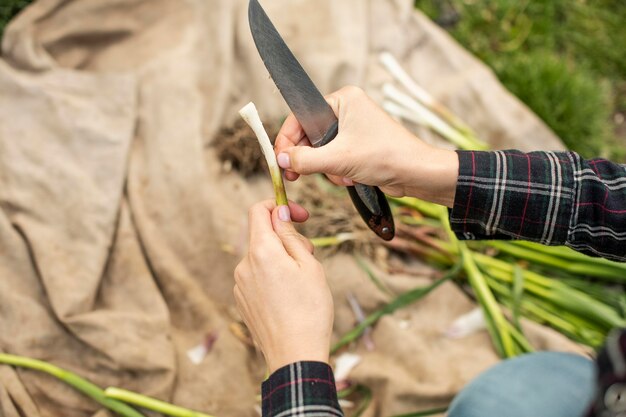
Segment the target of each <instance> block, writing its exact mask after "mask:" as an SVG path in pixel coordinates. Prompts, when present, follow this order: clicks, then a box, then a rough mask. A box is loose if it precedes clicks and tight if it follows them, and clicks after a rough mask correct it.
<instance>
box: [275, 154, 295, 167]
mask: <svg viewBox="0 0 626 417" xmlns="http://www.w3.org/2000/svg"><path fill="white" fill-rule="evenodd" d="M276 161H278V165H279V166H280V167H281V168H282V169H289V168H291V161H290V160H289V154H286V153H284V152H283V153H279V154H278V156H277V157H276Z"/></svg>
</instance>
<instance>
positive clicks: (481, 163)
mask: <svg viewBox="0 0 626 417" xmlns="http://www.w3.org/2000/svg"><path fill="white" fill-rule="evenodd" d="M457 153H458V155H459V163H460V165H459V179H458V184H457V189H456V196H455V201H454V208H453V209H452V211H451V215H450V223H451V225H452V229H453V230H454V231H455V233H456V234H457V236H458V237H459V238H460V239H524V240H530V241H534V242H540V243H543V244H545V245H567V246H569V247H571V248H572V249H574V250H577V251H579V252H583V253H586V254H588V255H592V256H601V257H603V258H607V259H612V260H617V261H622V262H623V261H625V260H626V167H624V166H623V165H618V164H614V163H612V162H609V161H607V160H604V159H593V160H588V161H585V160H583V159H582V158H581V157H580V156H579V155H578V154H576V153H574V152H530V153H523V152H520V151H496V152H474V151H458V152H457Z"/></svg>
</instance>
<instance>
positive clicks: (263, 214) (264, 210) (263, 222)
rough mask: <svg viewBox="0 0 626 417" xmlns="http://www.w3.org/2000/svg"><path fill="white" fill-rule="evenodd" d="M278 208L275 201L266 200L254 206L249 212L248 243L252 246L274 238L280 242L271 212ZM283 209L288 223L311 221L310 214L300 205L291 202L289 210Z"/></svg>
mask: <svg viewBox="0 0 626 417" xmlns="http://www.w3.org/2000/svg"><path fill="white" fill-rule="evenodd" d="M274 208H276V203H275V202H274V201H273V200H265V201H262V202H260V203H256V204H255V205H253V206H252V207H251V208H250V210H249V211H248V241H249V242H250V244H251V245H252V244H253V242H254V243H255V244H258V243H260V241H261V240H263V239H265V238H267V239H272V236H273V238H274V239H275V240H276V242H278V240H279V239H278V237H277V236H276V233H275V231H274V227H273V225H272V220H271V212H272V210H273V209H274ZM284 210H285V207H283V213H284V215H285V216H286V219H287V221H289V220H293V221H295V222H296V223H303V222H305V221H307V220H308V219H309V212H308V210H307V209H305V208H304V207H302V206H301V205H300V204H298V203H296V202H294V201H291V200H289V205H288V206H287V210H286V211H284Z"/></svg>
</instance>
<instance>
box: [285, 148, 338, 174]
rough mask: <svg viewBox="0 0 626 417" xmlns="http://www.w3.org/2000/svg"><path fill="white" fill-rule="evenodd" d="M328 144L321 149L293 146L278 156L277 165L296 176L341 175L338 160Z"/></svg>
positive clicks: (334, 151)
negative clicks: (296, 174) (294, 173)
mask: <svg viewBox="0 0 626 417" xmlns="http://www.w3.org/2000/svg"><path fill="white" fill-rule="evenodd" d="M332 144H333V143H330V144H328V145H326V146H322V147H321V148H312V147H310V146H293V147H291V148H289V149H285V150H284V151H283V152H281V153H280V154H279V155H278V163H279V165H280V167H281V168H283V169H288V170H291V171H294V172H296V173H298V174H302V175H309V174H317V173H322V174H334V175H341V173H339V172H338V171H339V170H340V166H339V163H340V158H338V157H337V152H336V150H335V149H334V147H333V146H331V145H332Z"/></svg>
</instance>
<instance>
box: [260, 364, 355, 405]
mask: <svg viewBox="0 0 626 417" xmlns="http://www.w3.org/2000/svg"><path fill="white" fill-rule="evenodd" d="M261 391H262V398H263V400H262V401H263V417H343V412H342V411H341V408H340V407H339V401H338V400H337V388H336V387H335V377H334V376H333V371H332V369H331V368H330V366H328V364H325V363H322V362H296V363H292V364H290V365H287V366H285V367H282V368H280V369H279V370H277V371H276V372H274V373H273V374H272V375H271V376H270V377H269V378H268V379H267V381H265V382H264V383H263V386H262V387H261Z"/></svg>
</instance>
